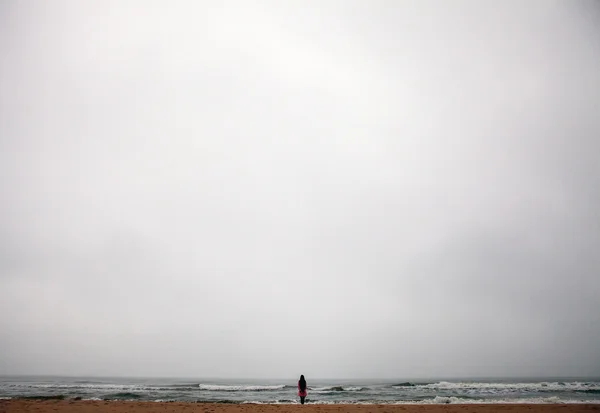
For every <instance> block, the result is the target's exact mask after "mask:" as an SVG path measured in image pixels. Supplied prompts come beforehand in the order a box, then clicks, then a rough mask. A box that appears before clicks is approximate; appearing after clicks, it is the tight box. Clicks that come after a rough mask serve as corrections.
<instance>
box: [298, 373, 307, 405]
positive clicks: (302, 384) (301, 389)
mask: <svg viewBox="0 0 600 413" xmlns="http://www.w3.org/2000/svg"><path fill="white" fill-rule="evenodd" d="M306 394H307V392H306V380H304V374H303V375H301V376H300V380H298V396H300V403H301V404H304V399H305V398H306Z"/></svg>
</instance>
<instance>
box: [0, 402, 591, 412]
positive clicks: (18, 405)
mask: <svg viewBox="0 0 600 413" xmlns="http://www.w3.org/2000/svg"><path fill="white" fill-rule="evenodd" d="M12 412H35V413H76V412H80V413H178V412H181V413H339V412H346V413H495V412H501V413H580V412H581V413H583V412H586V413H600V404H484V405H482V404H443V405H389V404H384V405H382V404H379V405H378V404H375V405H349V404H346V405H344V404H336V405H323V404H312V405H311V404H305V405H296V404H290V405H273V404H270V405H269V404H213V403H178V402H177V403H176V402H172V403H171V402H167V403H161V402H158V403H157V402H121V401H84V400H44V401H41V400H0V413H12Z"/></svg>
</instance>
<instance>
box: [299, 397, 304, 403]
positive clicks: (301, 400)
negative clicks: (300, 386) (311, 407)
mask: <svg viewBox="0 0 600 413" xmlns="http://www.w3.org/2000/svg"><path fill="white" fill-rule="evenodd" d="M304 397H305V396H300V403H301V404H304Z"/></svg>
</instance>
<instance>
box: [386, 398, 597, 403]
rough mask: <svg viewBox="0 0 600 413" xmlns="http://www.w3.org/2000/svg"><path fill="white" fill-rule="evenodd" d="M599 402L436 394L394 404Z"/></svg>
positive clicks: (590, 401) (591, 401)
mask: <svg viewBox="0 0 600 413" xmlns="http://www.w3.org/2000/svg"><path fill="white" fill-rule="evenodd" d="M584 403H585V404H599V403H600V400H576V399H568V400H565V399H560V398H558V397H532V398H524V399H463V398H461V397H453V396H451V397H444V396H436V397H434V398H432V399H425V400H421V401H398V402H395V403H394V404H584Z"/></svg>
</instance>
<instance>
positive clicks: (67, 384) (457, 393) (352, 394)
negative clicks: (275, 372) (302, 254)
mask: <svg viewBox="0 0 600 413" xmlns="http://www.w3.org/2000/svg"><path fill="white" fill-rule="evenodd" d="M307 382H308V398H307V401H308V403H320V404H335V403H362V404H375V403H377V404H380V403H381V404H386V403H392V404H403V403H406V404H443V403H535V404H539V403H596V404H600V378H599V379H594V380H592V379H589V378H587V379H583V378H582V379H577V378H561V379H550V378H546V379H535V380H534V379H530V380H523V379H512V380H511V379H502V380H499V379H489V380H482V379H477V380H464V379H461V380H448V379H446V380H394V381H390V380H311V379H310V377H307ZM296 383H297V378H288V379H285V380H217V379H213V380H209V379H203V380H200V379H197V380H194V379H173V378H170V379H158V378H109V377H106V378H98V377H49V376H45V377H32V376H27V377H25V376H19V377H15V376H11V377H7V376H4V377H3V376H0V398H33V399H45V398H57V399H59V398H64V399H71V398H81V399H84V400H85V399H88V400H146V401H186V402H219V403H273V404H277V403H298V397H297V389H296V386H297V384H296Z"/></svg>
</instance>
